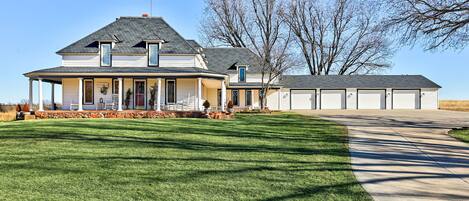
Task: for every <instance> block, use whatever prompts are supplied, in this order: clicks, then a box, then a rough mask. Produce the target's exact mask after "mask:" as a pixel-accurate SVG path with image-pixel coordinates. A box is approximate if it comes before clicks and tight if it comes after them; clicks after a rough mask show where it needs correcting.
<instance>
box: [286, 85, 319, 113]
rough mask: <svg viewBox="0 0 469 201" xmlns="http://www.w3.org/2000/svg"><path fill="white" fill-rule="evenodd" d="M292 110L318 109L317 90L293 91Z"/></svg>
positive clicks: (291, 93) (291, 98)
mask: <svg viewBox="0 0 469 201" xmlns="http://www.w3.org/2000/svg"><path fill="white" fill-rule="evenodd" d="M290 103H291V105H290V108H291V109H292V110H298V109H303V110H305V109H309V110H310V109H316V90H299V89H296V90H293V89H292V90H291V92H290Z"/></svg>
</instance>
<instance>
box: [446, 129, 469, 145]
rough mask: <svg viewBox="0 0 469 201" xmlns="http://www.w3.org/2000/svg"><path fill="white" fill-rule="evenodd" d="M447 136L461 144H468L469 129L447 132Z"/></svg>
mask: <svg viewBox="0 0 469 201" xmlns="http://www.w3.org/2000/svg"><path fill="white" fill-rule="evenodd" d="M449 135H451V136H452V137H454V138H456V139H458V140H461V141H463V142H466V143H469V129H455V130H451V131H450V132H449Z"/></svg>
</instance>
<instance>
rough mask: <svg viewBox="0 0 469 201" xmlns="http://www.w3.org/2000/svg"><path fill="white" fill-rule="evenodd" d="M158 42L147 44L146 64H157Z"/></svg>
mask: <svg viewBox="0 0 469 201" xmlns="http://www.w3.org/2000/svg"><path fill="white" fill-rule="evenodd" d="M159 51H160V45H159V44H148V66H158V65H159V55H158V54H159Z"/></svg>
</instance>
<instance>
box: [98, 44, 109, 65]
mask: <svg viewBox="0 0 469 201" xmlns="http://www.w3.org/2000/svg"><path fill="white" fill-rule="evenodd" d="M100 52H101V66H111V43H101V51H100Z"/></svg>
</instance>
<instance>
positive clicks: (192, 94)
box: [176, 79, 197, 108]
mask: <svg viewBox="0 0 469 201" xmlns="http://www.w3.org/2000/svg"><path fill="white" fill-rule="evenodd" d="M176 94H177V95H176V98H177V103H179V104H184V105H185V106H188V107H190V108H195V107H196V104H197V103H196V95H197V79H177V80H176Z"/></svg>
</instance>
